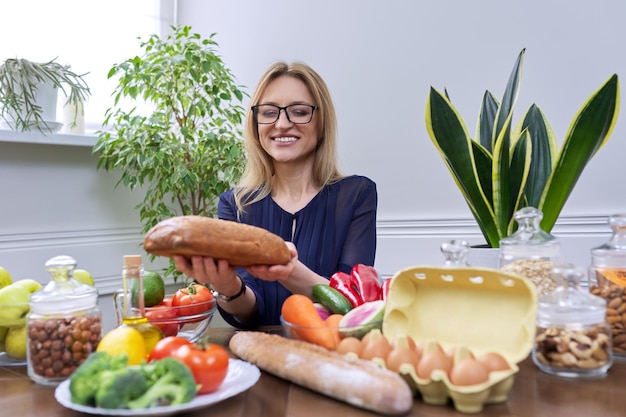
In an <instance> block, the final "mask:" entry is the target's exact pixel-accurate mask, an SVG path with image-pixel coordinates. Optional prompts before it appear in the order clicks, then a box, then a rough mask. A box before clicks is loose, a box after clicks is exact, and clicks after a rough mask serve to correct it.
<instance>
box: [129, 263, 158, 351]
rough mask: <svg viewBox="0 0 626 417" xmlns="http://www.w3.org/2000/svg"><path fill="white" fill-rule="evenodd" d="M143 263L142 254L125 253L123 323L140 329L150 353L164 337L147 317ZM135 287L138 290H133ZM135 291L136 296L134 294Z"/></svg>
mask: <svg viewBox="0 0 626 417" xmlns="http://www.w3.org/2000/svg"><path fill="white" fill-rule="evenodd" d="M143 273H144V269H143V263H142V260H141V255H125V256H124V267H123V269H122V279H123V283H124V287H123V290H122V295H121V298H122V299H121V301H122V302H121V305H120V307H121V309H122V311H121V324H120V326H132V327H134V328H135V329H137V330H139V333H141V335H142V336H143V339H144V341H145V342H146V351H147V353H148V354H150V352H151V351H152V348H154V346H155V345H156V344H157V343H158V341H159V340H161V339H163V333H162V332H161V330H160V329H159V328H158V327H157V326H155V325H154V324H152V323H150V322H149V321H148V319H147V318H146V314H145V305H144V297H143ZM133 287H135V289H136V291H133ZM133 293H134V294H135V296H133Z"/></svg>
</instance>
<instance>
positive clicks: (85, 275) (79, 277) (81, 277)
mask: <svg viewBox="0 0 626 417" xmlns="http://www.w3.org/2000/svg"><path fill="white" fill-rule="evenodd" d="M72 276H73V277H74V279H75V280H76V281H80V282H82V283H83V284H87V285H91V286H92V287H95V285H96V283H95V281H94V280H93V276H92V275H91V274H90V273H89V272H88V271H86V270H84V269H75V270H74V272H73V273H72Z"/></svg>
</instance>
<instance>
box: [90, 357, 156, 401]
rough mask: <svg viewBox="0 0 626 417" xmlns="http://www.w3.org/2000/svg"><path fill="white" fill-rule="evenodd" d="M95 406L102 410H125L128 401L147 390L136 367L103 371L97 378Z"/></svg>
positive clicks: (145, 382)
mask: <svg viewBox="0 0 626 417" xmlns="http://www.w3.org/2000/svg"><path fill="white" fill-rule="evenodd" d="M98 383H99V386H98V391H97V392H96V405H97V406H98V407H102V408H110V409H117V408H126V404H128V402H129V401H131V400H134V399H135V398H138V397H140V396H141V395H143V393H144V392H146V390H147V389H148V384H147V381H146V377H145V376H144V374H143V372H142V371H141V370H140V369H138V368H136V367H132V366H129V367H126V368H122V369H116V370H114V371H104V372H102V373H101V374H100V376H99V381H98Z"/></svg>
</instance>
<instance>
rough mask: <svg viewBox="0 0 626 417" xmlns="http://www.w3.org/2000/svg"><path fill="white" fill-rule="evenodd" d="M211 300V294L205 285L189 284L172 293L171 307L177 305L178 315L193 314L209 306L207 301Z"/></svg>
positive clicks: (201, 311)
mask: <svg viewBox="0 0 626 417" xmlns="http://www.w3.org/2000/svg"><path fill="white" fill-rule="evenodd" d="M211 300H213V294H211V291H210V290H209V289H208V288H207V287H205V286H204V285H202V284H189V285H188V286H186V287H183V288H180V289H178V291H176V293H174V297H173V298H172V307H179V308H178V309H177V314H178V315H179V316H193V315H196V314H202V313H204V312H205V311H207V310H208V309H209V308H211V304H210V303H208V301H211ZM181 307H182V308H181Z"/></svg>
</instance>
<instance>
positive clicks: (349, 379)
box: [229, 331, 413, 415]
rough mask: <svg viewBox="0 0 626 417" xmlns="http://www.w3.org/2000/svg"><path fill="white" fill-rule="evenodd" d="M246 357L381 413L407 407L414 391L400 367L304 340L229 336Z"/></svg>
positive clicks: (296, 381)
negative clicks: (391, 367)
mask: <svg viewBox="0 0 626 417" xmlns="http://www.w3.org/2000/svg"><path fill="white" fill-rule="evenodd" d="M229 347H230V350H231V351H232V352H233V353H234V354H235V355H237V356H239V357H240V358H241V359H243V360H246V361H248V362H251V363H253V364H255V365H256V366H258V367H259V368H261V369H263V370H264V371H266V372H268V373H271V374H274V375H276V376H278V377H280V378H283V379H286V380H288V381H291V382H293V383H294V384H298V385H300V386H303V387H305V388H308V389H310V390H313V391H316V392H318V393H321V394H325V395H327V396H329V397H332V398H335V399H338V400H341V401H344V402H347V403H349V404H351V405H353V406H356V407H360V408H364V409H367V410H370V411H375V412H378V413H381V414H388V415H399V414H405V413H407V412H408V411H409V410H410V409H411V407H412V405H413V394H412V391H411V389H410V388H409V386H408V385H407V383H406V382H405V381H404V380H403V379H402V377H401V376H400V375H398V374H397V373H395V372H393V371H390V370H388V369H383V368H381V367H379V366H378V365H376V364H375V363H374V362H371V361H367V360H363V359H356V358H350V357H347V356H344V355H342V354H340V353H337V352H335V351H330V350H327V349H324V348H323V347H321V346H317V345H313V344H311V343H306V342H303V341H300V340H293V339H287V338H285V337H282V336H279V335H275V334H267V333H262V332H254V331H240V332H238V333H236V334H235V335H234V336H233V337H232V338H231V340H230V342H229Z"/></svg>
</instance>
